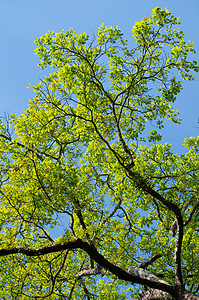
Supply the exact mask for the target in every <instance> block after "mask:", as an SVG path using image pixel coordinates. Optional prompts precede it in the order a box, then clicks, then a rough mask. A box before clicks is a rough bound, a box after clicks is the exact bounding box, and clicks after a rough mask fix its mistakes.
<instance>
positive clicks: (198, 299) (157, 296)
mask: <svg viewBox="0 0 199 300" xmlns="http://www.w3.org/2000/svg"><path fill="white" fill-rule="evenodd" d="M128 300H131V299H128ZM132 300H199V296H196V295H194V294H191V293H189V292H187V291H183V292H181V294H180V295H179V296H178V297H176V298H174V297H172V296H171V295H169V294H168V293H166V292H163V291H160V290H156V289H149V290H148V291H146V292H141V293H140V295H139V298H137V299H132Z"/></svg>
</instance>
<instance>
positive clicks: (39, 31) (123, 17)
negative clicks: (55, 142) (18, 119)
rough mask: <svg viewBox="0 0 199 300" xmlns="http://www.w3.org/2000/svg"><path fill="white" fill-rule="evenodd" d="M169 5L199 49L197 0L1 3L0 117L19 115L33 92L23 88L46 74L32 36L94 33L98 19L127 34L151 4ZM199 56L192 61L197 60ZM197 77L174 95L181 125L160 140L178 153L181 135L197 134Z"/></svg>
mask: <svg viewBox="0 0 199 300" xmlns="http://www.w3.org/2000/svg"><path fill="white" fill-rule="evenodd" d="M157 6H160V7H162V8H165V7H167V8H168V9H169V10H170V11H171V12H172V14H174V15H175V16H180V20H181V23H182V24H181V28H182V30H183V31H184V32H185V35H186V39H187V40H191V41H193V42H194V44H195V49H196V50H197V52H198V53H199V30H198V28H199V17H198V12H199V1H198V0H189V1H187V0H181V1H177V0H167V1H166V0H136V1H134V0H122V1H121V0H120V1H119V0H106V1H105V0H101V1H91V0H84V1H81V0H73V1H71V0H70V1H67V0H65V1H64V0H56V1H52V0H1V1H0V26H1V47H0V70H1V71H0V91H1V93H0V95H1V98H0V116H2V115H3V113H4V112H6V113H13V112H17V113H21V112H22V111H23V110H24V109H26V106H27V104H28V100H29V99H31V98H32V97H33V96H34V94H33V93H32V91H31V90H29V89H27V88H26V87H27V85H28V84H29V83H31V84H36V83H37V82H38V81H39V78H42V77H43V76H44V74H43V71H42V70H41V69H40V68H39V67H38V66H37V63H38V59H37V57H36V56H35V54H34V47H35V44H34V42H33V41H34V39H35V38H36V37H38V36H41V35H43V34H45V33H46V32H47V31H48V30H54V31H56V32H59V31H61V30H62V29H68V28H69V27H73V28H74V29H75V31H76V32H77V33H80V32H86V33H88V34H90V35H92V33H93V32H94V33H96V31H97V27H98V25H99V24H101V23H102V22H103V23H104V24H106V25H112V26H115V25H118V26H119V27H120V28H121V29H122V30H123V32H124V33H125V36H126V38H128V39H130V38H131V30H132V26H133V25H134V24H135V22H137V21H140V20H141V19H143V18H144V17H146V16H149V15H150V13H151V10H152V9H153V8H154V7H157ZM198 53H197V55H196V56H195V57H194V59H196V60H199V59H198V58H199V56H198ZM198 88H199V76H198V75H197V77H196V80H195V82H191V83H189V82H188V83H184V90H183V91H182V93H181V94H180V95H179V96H178V98H177V102H176V107H178V108H179V110H180V113H181V115H180V116H181V118H182V119H183V121H182V125H178V126H176V125H172V124H170V123H169V124H168V125H167V127H166V128H165V130H164V135H165V137H164V141H168V142H172V143H174V150H176V151H181V150H182V148H181V147H180V145H181V144H182V141H183V139H184V137H189V136H197V135H198V133H199V128H198V129H197V128H195V127H196V126H199V124H197V121H198V116H199V96H198Z"/></svg>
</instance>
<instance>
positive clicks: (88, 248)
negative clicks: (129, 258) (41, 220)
mask: <svg viewBox="0 0 199 300" xmlns="http://www.w3.org/2000/svg"><path fill="white" fill-rule="evenodd" d="M67 249H70V250H72V249H82V250H83V251H85V252H86V253H87V254H88V255H89V256H90V257H91V258H92V259H93V260H94V261H95V262H96V263H98V265H100V266H101V267H103V268H105V269H107V270H109V271H110V272H111V273H112V274H114V275H116V276H117V277H118V278H119V279H121V280H125V281H129V282H131V283H137V284H142V285H146V286H148V287H150V288H155V289H160V290H162V291H165V292H168V293H170V294H171V295H174V294H175V288H174V287H172V286H171V285H169V284H168V283H166V282H165V283H163V282H160V281H159V282H158V281H151V280H150V279H148V278H144V277H140V276H139V275H132V274H130V273H129V272H128V271H124V270H123V269H121V268H119V267H117V266H115V265H114V264H112V263H111V262H109V261H108V260H107V259H106V258H105V257H104V256H102V255H101V254H100V253H99V252H98V251H97V249H96V248H95V247H94V246H93V245H90V244H88V243H87V242H84V241H82V240H81V239H77V240H74V241H70V242H65V243H62V244H55V245H51V246H46V247H43V248H39V249H28V248H24V247H13V248H7V249H0V256H6V255H11V254H19V253H21V254H24V255H27V256H41V255H45V254H48V253H55V252H58V251H63V250H67Z"/></svg>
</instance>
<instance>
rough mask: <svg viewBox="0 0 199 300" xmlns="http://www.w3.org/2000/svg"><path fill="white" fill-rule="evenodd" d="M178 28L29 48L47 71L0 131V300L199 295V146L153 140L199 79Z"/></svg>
mask: <svg viewBox="0 0 199 300" xmlns="http://www.w3.org/2000/svg"><path fill="white" fill-rule="evenodd" d="M179 25H180V22H179V18H176V17H174V16H173V15H172V14H171V13H170V12H169V11H168V10H167V9H165V10H163V9H160V8H155V9H154V10H153V11H152V14H151V16H150V17H149V18H144V19H143V20H142V21H140V22H137V23H136V24H135V25H134V26H133V29H132V35H133V36H132V37H133V39H132V41H129V42H128V41H127V40H126V39H125V38H124V35H123V33H122V31H121V30H120V29H119V28H118V27H107V26H105V25H103V24H102V25H100V26H99V28H98V34H97V36H96V37H92V38H91V39H90V38H89V36H88V35H87V34H85V33H82V34H76V33H75V31H74V30H73V29H72V28H71V29H69V30H67V31H62V32H60V33H54V32H53V31H49V32H48V33H46V34H45V35H44V36H42V37H40V38H37V39H36V41H35V42H36V45H37V48H36V50H35V51H36V54H37V55H38V56H39V58H40V63H39V65H40V66H41V68H42V69H47V72H48V75H46V76H44V78H43V79H42V80H41V81H40V82H39V83H38V84H37V85H35V86H31V85H30V86H29V87H30V88H33V90H34V91H35V97H34V98H33V99H32V100H30V101H29V105H28V107H27V109H26V110H24V111H23V113H22V114H21V115H19V116H17V115H15V114H13V115H11V116H10V118H9V120H7V122H4V121H3V120H2V121H1V124H0V169H1V173H0V176H1V177H0V195H1V206H0V209H1V216H0V226H1V232H0V244H1V246H0V256H1V259H0V296H1V299H45V298H46V299H115V300H116V299H123V300H124V299H127V298H131V299H133V298H136V297H138V292H141V291H142V292H141V293H140V294H139V297H141V298H142V299H156V298H154V297H155V296H154V295H156V297H159V298H157V299H199V296H197V295H199V255H198V254H199V225H198V221H199V210H198V208H199V198H198V194H199V182H198V176H199V159H198V158H199V157H198V156H199V155H198V151H199V137H198V138H195V137H190V138H188V139H185V141H184V146H185V147H186V148H187V152H186V153H183V154H176V153H174V152H173V150H172V145H171V144H169V143H165V144H162V143H161V138H162V137H161V128H163V126H164V120H165V119H168V120H170V121H171V122H174V123H176V124H178V123H180V119H179V115H178V111H176V110H175V109H174V108H173V103H174V102H175V100H176V96H177V95H178V94H179V92H180V91H181V90H182V81H183V80H188V81H191V80H193V79H194V76H193V73H194V72H198V71H199V68H198V66H197V62H196V61H195V60H190V59H191V58H190V57H191V55H192V54H194V53H195V50H194V47H193V43H192V42H190V41H189V42H187V41H186V40H185V39H184V34H183V32H182V31H181V30H180V29H179ZM132 45H133V46H132ZM49 70H50V72H49ZM46 74H47V73H46ZM190 297H192V298H190Z"/></svg>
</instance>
